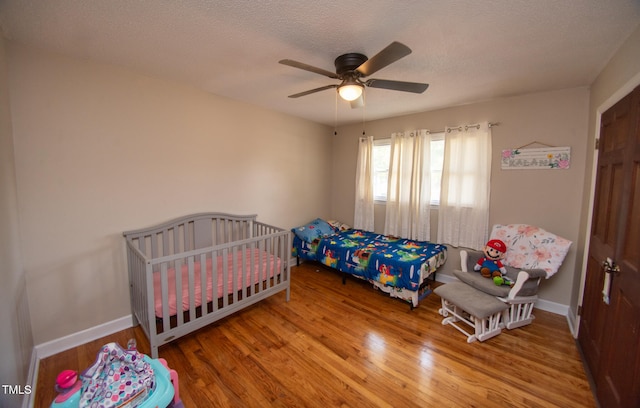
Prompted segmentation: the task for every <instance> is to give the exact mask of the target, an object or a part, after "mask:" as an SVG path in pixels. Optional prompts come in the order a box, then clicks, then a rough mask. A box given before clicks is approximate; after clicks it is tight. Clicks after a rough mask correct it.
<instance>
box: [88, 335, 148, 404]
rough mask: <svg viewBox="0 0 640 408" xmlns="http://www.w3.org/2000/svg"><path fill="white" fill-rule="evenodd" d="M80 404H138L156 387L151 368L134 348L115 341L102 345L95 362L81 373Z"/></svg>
mask: <svg viewBox="0 0 640 408" xmlns="http://www.w3.org/2000/svg"><path fill="white" fill-rule="evenodd" d="M81 379H82V397H81V398H80V404H79V405H80V406H81V407H91V408H98V407H101V408H102V407H104V408H110V407H119V406H122V405H125V404H129V405H127V406H128V407H131V408H135V407H138V406H140V405H141V404H142V403H143V402H144V400H145V399H146V397H147V395H149V394H150V393H151V392H152V391H153V388H154V386H155V381H154V379H155V377H154V374H153V368H152V367H151V365H150V364H149V363H148V362H146V361H145V360H144V355H143V354H141V353H139V352H138V351H137V350H125V349H123V348H122V347H120V346H119V345H118V344H117V343H109V344H105V345H104V346H102V349H101V350H100V352H99V353H98V357H97V358H96V361H95V363H94V364H93V365H92V366H91V367H89V368H88V369H86V370H85V371H84V372H83V373H82V375H81Z"/></svg>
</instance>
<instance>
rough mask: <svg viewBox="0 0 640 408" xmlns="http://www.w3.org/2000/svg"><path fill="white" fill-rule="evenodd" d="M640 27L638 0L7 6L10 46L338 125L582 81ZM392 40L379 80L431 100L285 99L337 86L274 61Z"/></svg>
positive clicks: (387, 95) (57, 0) (3, 19)
mask: <svg viewBox="0 0 640 408" xmlns="http://www.w3.org/2000/svg"><path fill="white" fill-rule="evenodd" d="M639 23H640V0H533V1H531V0H455V1H452V0H430V1H427V0H367V1H362V0H351V1H344V0H330V1H322V0H286V1H258V0H228V1H211V0H181V1H177V0H176V1H162V0H135V1H134V0H0V27H1V28H2V30H3V32H4V35H5V37H6V38H8V39H10V40H14V41H16V42H19V43H23V44H27V45H33V46H36V47H39V48H44V49H49V50H53V51H56V52H60V53H63V54H67V55H71V56H75V57H78V58H82V59H91V60H97V61H102V62H106V63H111V64H115V65H118V66H124V67H128V68H131V69H134V70H136V71H138V72H142V73H144V74H146V75H150V76H157V77H165V78H170V79H173V80H178V81H182V82H185V83H189V84H192V85H193V86H196V87H198V88H201V89H204V90H206V91H208V92H211V93H214V94H217V95H222V96H225V97H228V98H232V99H236V100H240V101H244V102H248V103H251V104H255V105H259V106H263V107H266V108H269V109H273V110H276V111H280V112H284V113H287V114H291V115H294V116H298V117H301V118H305V119H309V120H312V121H315V122H319V123H323V124H327V125H331V126H333V125H334V124H335V123H336V116H337V119H338V123H340V124H344V123H353V122H358V121H362V120H363V118H364V119H366V120H373V119H380V118H385V117H391V116H397V115H402V114H407V113H413V112H421V111H428V110H434V109H439V108H443V107H447V106H453V105H460V104H466V103H471V102H477V101H482V100H488V99H492V98H496V97H502V96H511V95H518V94H525V93H531V92H538V91H547V90H554V89H562V88H570V87H577V86H588V85H590V84H591V83H592V82H593V81H594V79H595V78H596V76H597V74H598V73H599V72H600V71H601V69H602V68H603V67H604V66H605V64H606V63H607V62H608V60H609V59H610V58H611V56H612V55H613V54H614V53H615V51H616V50H617V49H618V47H619V46H620V45H622V43H623V42H624V41H625V40H626V39H627V38H628V36H629V35H630V34H631V33H632V32H633V30H634V29H635V28H636V27H637V26H638V24H639ZM392 41H400V42H402V43H404V44H406V45H408V46H409V47H410V48H411V49H412V50H413V53H412V54H410V55H409V56H407V57H404V58H403V59H401V60H399V61H397V62H395V63H394V64H392V65H389V66H388V67H386V68H384V69H382V70H380V71H378V72H376V73H375V74H374V75H372V76H371V77H374V78H380V79H391V80H399V81H409V82H427V83H429V84H430V87H429V89H427V91H426V92H425V93H423V94H412V93H406V92H397V91H389V90H384V89H373V88H368V89H367V91H366V107H365V109H351V108H350V107H349V104H348V103H347V102H344V101H341V100H340V101H339V102H338V106H337V107H336V97H335V91H334V90H326V91H323V92H319V93H315V94H312V95H308V96H304V97H301V98H298V99H291V98H288V97H287V96H288V95H290V94H294V93H298V92H302V91H306V90H309V89H312V88H317V87H321V86H324V85H329V84H333V83H337V82H338V81H337V80H332V79H330V78H327V77H324V76H321V75H318V74H314V73H311V72H307V71H303V70H300V69H295V68H292V67H288V66H285V65H281V64H279V63H278V61H279V60H281V59H285V58H288V59H293V60H296V61H300V62H304V63H306V64H309V65H313V66H315V67H319V68H323V69H325V70H328V71H335V68H334V66H333V61H334V59H335V58H336V57H337V56H339V55H341V54H344V53H348V52H359V53H363V54H365V55H367V56H368V57H372V56H373V55H375V54H376V53H378V52H379V51H380V50H382V49H383V48H384V47H386V46H387V45H388V44H390V43H391V42H392ZM336 112H337V115H336Z"/></svg>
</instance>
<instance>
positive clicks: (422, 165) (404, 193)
mask: <svg viewBox="0 0 640 408" xmlns="http://www.w3.org/2000/svg"><path fill="white" fill-rule="evenodd" d="M430 157H431V135H430V134H429V132H428V131H427V130H416V131H413V132H410V133H408V134H407V133H393V134H392V135H391V158H390V160H389V182H388V188H387V205H386V207H387V209H386V216H385V225H384V233H385V234H386V235H395V236H400V237H404V238H410V239H416V240H420V241H428V240H429V234H430V229H431V224H430V220H429V214H430V213H429V211H430V205H431V180H430V179H431V171H430Z"/></svg>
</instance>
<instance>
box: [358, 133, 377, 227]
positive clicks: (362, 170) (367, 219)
mask: <svg viewBox="0 0 640 408" xmlns="http://www.w3.org/2000/svg"><path fill="white" fill-rule="evenodd" d="M372 156H373V136H368V137H363V138H360V142H359V144H358V163H357V168H356V206H355V213H354V217H353V227H354V228H358V229H362V230H365V231H373V221H374V217H373V180H372V175H373V169H372Z"/></svg>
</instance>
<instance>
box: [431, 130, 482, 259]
mask: <svg viewBox="0 0 640 408" xmlns="http://www.w3.org/2000/svg"><path fill="white" fill-rule="evenodd" d="M490 177H491V129H490V128H489V124H488V123H487V122H484V123H481V124H480V125H478V126H477V127H476V126H465V127H464V128H452V129H447V134H446V136H445V147H444V168H443V170H442V190H441V195H440V209H439V212H438V242H442V243H446V244H450V245H453V246H455V247H458V246H462V247H467V248H472V249H478V250H479V249H482V247H483V246H484V245H485V243H486V239H487V237H488V233H489V195H490Z"/></svg>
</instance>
